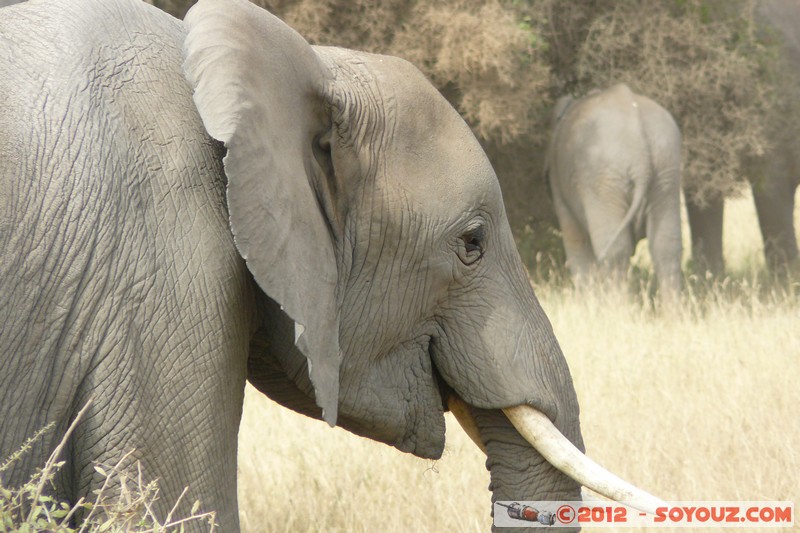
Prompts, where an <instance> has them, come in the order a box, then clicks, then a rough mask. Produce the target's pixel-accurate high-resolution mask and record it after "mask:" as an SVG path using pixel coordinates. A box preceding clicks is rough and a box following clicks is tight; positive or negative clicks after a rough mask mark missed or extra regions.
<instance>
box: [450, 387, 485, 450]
mask: <svg viewBox="0 0 800 533" xmlns="http://www.w3.org/2000/svg"><path fill="white" fill-rule="evenodd" d="M447 407H448V409H450V412H451V413H453V416H454V417H456V420H458V423H459V424H461V427H462V429H463V430H464V433H466V434H467V435H468V436H469V438H471V439H472V442H474V443H475V445H476V446H478V448H480V449H481V451H482V452H483V453H486V446H484V445H483V441H482V440H481V433H480V431H478V424H476V423H475V419H474V418H472V414H471V413H470V412H469V405H467V403H466V402H465V401H464V400H462V399H461V397H460V396H458V395H457V394H451V395H450V396H449V397H448V398H447Z"/></svg>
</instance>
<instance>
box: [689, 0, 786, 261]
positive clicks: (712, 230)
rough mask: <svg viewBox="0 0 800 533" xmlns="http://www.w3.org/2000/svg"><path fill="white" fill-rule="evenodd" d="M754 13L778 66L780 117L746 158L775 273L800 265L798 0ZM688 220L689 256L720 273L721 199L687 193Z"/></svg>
mask: <svg viewBox="0 0 800 533" xmlns="http://www.w3.org/2000/svg"><path fill="white" fill-rule="evenodd" d="M756 13H757V15H758V17H759V20H760V21H761V22H762V23H764V24H765V25H766V27H767V28H768V31H770V32H772V33H773V35H772V36H771V38H777V39H779V40H780V43H781V47H780V57H779V61H780V62H779V67H778V72H779V74H780V75H781V76H784V78H783V79H780V80H779V82H778V87H779V95H778V96H779V101H778V106H779V109H787V111H786V112H779V113H778V117H779V120H780V119H782V118H784V117H789V120H788V121H785V122H784V123H781V124H777V123H774V124H770V125H769V126H768V130H767V131H768V135H769V140H770V143H771V146H770V147H769V148H768V151H767V153H766V154H765V155H764V156H763V157H761V158H759V159H757V160H751V161H747V162H746V168H747V173H748V175H750V177H751V179H752V183H751V186H752V190H753V200H754V202H755V206H756V214H757V215H758V223H759V226H760V228H761V237H762V239H763V242H764V258H765V260H766V264H767V267H768V268H769V269H770V270H771V271H772V272H774V273H776V274H784V273H786V271H787V270H789V269H795V270H796V269H798V268H800V259H798V247H797V235H796V234H795V229H794V207H795V195H796V191H797V187H798V186H800V130H798V124H797V122H796V119H795V117H796V113H797V111H796V110H797V109H798V108H800V4H798V3H797V2H787V1H786V0H760V1H759V2H758V7H757V10H756ZM687 210H688V214H689V226H690V228H691V232H692V259H693V262H694V263H695V265H697V267H698V268H700V269H705V270H709V271H710V272H711V273H713V274H715V275H721V274H722V273H723V272H724V269H725V262H724V257H723V253H722V219H723V212H724V203H723V200H722V199H719V198H717V199H714V200H712V201H711V202H710V203H708V204H707V205H703V206H699V205H696V204H694V203H693V202H692V201H691V198H690V195H688V194H687Z"/></svg>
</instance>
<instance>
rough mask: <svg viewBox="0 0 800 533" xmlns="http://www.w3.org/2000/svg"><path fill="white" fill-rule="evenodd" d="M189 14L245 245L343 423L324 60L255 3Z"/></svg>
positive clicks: (189, 45) (188, 67)
mask: <svg viewBox="0 0 800 533" xmlns="http://www.w3.org/2000/svg"><path fill="white" fill-rule="evenodd" d="M185 23H186V25H187V28H188V36H187V39H186V44H185V53H186V61H185V63H184V69H185V71H186V75H187V78H188V80H189V82H190V83H191V84H192V86H193V87H194V90H195V92H194V101H195V104H196V106H197V109H198V110H199V112H200V116H201V117H202V119H203V123H204V124H205V127H206V129H207V130H208V132H209V133H210V134H211V136H212V137H214V138H215V139H217V140H219V141H222V142H223V143H224V144H225V146H226V148H227V150H228V151H227V155H226V156H225V158H224V160H223V162H224V167H225V174H226V176H227V179H228V190H227V199H228V210H229V215H230V225H231V230H232V231H233V235H234V240H235V243H236V247H237V249H238V250H239V253H240V254H241V255H242V257H243V258H244V259H245V260H246V262H247V266H248V268H249V270H250V272H251V273H252V274H253V277H254V278H255V280H256V282H257V283H258V284H259V286H260V287H261V288H262V289H263V290H264V292H266V293H267V294H268V295H269V296H270V297H271V298H272V299H273V300H275V301H276V302H277V303H278V304H280V306H281V309H283V310H284V312H286V313H287V314H288V315H289V316H290V317H291V318H292V319H293V320H294V321H295V342H296V344H297V346H298V348H300V350H301V351H302V352H303V354H305V356H306V358H307V359H308V370H309V375H310V377H311V382H312V384H313V386H314V393H315V398H316V402H317V405H319V406H320V407H321V408H322V410H323V418H324V419H325V420H326V421H327V422H328V423H329V424H331V425H334V424H335V422H336V414H337V413H336V412H337V405H338V395H339V364H340V361H341V356H340V353H339V319H338V311H337V305H336V286H337V266H336V258H335V252H334V242H333V237H332V228H331V225H330V222H329V220H328V218H326V215H325V212H324V209H323V208H322V207H321V204H322V205H328V204H326V202H325V198H320V197H318V194H324V191H323V192H320V191H321V188H322V189H323V190H324V184H322V185H320V184H319V183H317V182H316V181H315V176H316V175H317V174H319V173H318V172H317V171H316V170H315V168H317V167H315V165H317V162H316V160H315V155H314V149H313V145H314V144H315V143H317V139H318V138H319V137H320V136H321V135H323V134H324V133H325V132H326V131H329V130H330V115H329V113H328V112H326V105H325V101H324V97H323V94H324V92H323V90H324V86H325V83H326V76H327V71H326V68H325V67H324V66H323V65H322V63H321V62H320V60H319V59H318V57H317V55H316V53H315V52H314V51H313V49H312V48H311V46H310V45H309V44H308V43H307V42H306V41H305V40H304V39H303V38H302V37H301V36H300V35H299V34H297V33H296V32H295V31H294V30H292V29H291V28H289V27H288V26H287V25H286V24H284V23H283V22H281V21H280V20H279V19H278V18H276V17H274V16H273V15H271V14H269V13H268V12H266V11H265V10H263V9H261V8H259V7H256V6H254V5H253V4H251V3H250V2H248V1H246V0H235V1H234V0H201V1H200V2H199V3H198V4H197V5H196V6H194V7H193V8H192V9H191V10H190V11H189V13H188V14H187V16H186V19H185ZM322 174H324V173H322ZM328 200H330V199H328Z"/></svg>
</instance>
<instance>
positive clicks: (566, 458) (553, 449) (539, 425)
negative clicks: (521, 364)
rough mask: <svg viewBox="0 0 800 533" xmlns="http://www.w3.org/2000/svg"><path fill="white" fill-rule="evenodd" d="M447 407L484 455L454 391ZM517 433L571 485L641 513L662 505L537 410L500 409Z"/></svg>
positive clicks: (475, 428)
mask: <svg viewBox="0 0 800 533" xmlns="http://www.w3.org/2000/svg"><path fill="white" fill-rule="evenodd" d="M446 403H447V407H448V408H449V410H450V412H451V413H453V416H455V418H456V420H458V423H459V424H460V425H461V427H462V428H463V429H464V431H465V432H466V434H467V435H468V436H469V437H470V438H471V439H472V441H473V442H475V444H476V445H477V446H478V448H480V449H481V451H483V452H484V453H486V446H485V445H484V443H483V440H482V439H481V435H480V430H479V429H478V424H477V423H476V422H475V419H474V418H473V416H472V414H471V412H470V407H469V405H468V404H467V403H466V402H464V400H462V399H461V397H459V396H458V394H456V393H455V392H454V391H452V390H449V391H448V395H447V398H446ZM502 411H503V413H504V414H505V416H506V417H507V418H508V419H509V421H510V422H511V423H512V424H513V425H514V427H515V428H516V429H517V431H518V432H519V434H520V435H521V436H522V437H524V438H525V440H526V441H527V442H528V443H529V444H530V445H531V446H532V447H533V448H534V449H535V450H536V451H537V452H538V453H539V454H540V455H541V456H542V457H543V458H544V459H545V460H546V461H547V462H548V463H550V464H551V465H553V467H555V468H556V469H558V470H559V471H560V472H562V473H563V474H564V475H566V476H568V477H569V478H571V479H572V480H574V481H575V482H577V483H579V484H580V485H583V486H585V487H587V488H589V489H592V490H593V491H595V492H597V493H598V494H600V495H602V496H604V497H606V498H608V499H610V500H613V501H616V502H620V503H624V504H625V505H628V506H630V507H633V508H635V509H638V510H640V511H642V512H646V513H651V514H655V512H656V508H658V507H661V506H663V505H665V503H664V502H663V501H662V500H660V499H659V498H656V497H655V496H653V495H651V494H649V493H648V492H646V491H644V490H642V489H640V488H638V487H635V486H634V485H632V484H630V483H628V482H627V481H625V480H623V479H621V478H619V477H617V476H616V475H615V474H612V473H611V472H609V471H608V470H606V469H605V468H603V467H602V466H600V465H598V464H597V463H595V462H594V461H592V460H591V459H590V458H589V457H587V456H586V455H585V454H584V453H583V452H581V451H580V450H579V449H578V448H577V447H575V445H574V444H572V443H571V442H570V441H569V439H567V438H566V437H565V436H564V435H563V434H562V433H561V432H560V431H559V430H558V428H556V426H555V425H554V424H553V422H551V421H550V419H549V418H548V417H547V416H546V415H545V414H544V413H542V412H541V411H539V410H537V409H535V408H533V407H531V406H529V405H518V406H516V407H509V408H506V409H502Z"/></svg>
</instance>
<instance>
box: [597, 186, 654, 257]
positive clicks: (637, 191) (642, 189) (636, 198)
mask: <svg viewBox="0 0 800 533" xmlns="http://www.w3.org/2000/svg"><path fill="white" fill-rule="evenodd" d="M649 186H650V180H642V179H639V180H634V188H633V200H632V201H631V206H630V207H629V208H628V212H627V213H625V218H623V219H622V222H621V223H620V225H619V227H618V228H617V231H615V232H614V236H613V237H611V239H610V240H609V241H608V243H607V244H606V247H605V248H604V249H603V252H602V253H601V254H600V255H599V256H598V257H597V261H598V262H603V261H604V260H605V258H606V256H607V255H608V251H609V250H610V249H611V247H612V246H613V245H614V243H615V242H617V239H618V238H619V236H620V234H621V233H622V232H623V231H625V228H627V227H628V226H630V224H631V222H633V218H634V217H635V216H636V214H637V213H638V212H639V210H640V209H641V207H642V205H643V203H644V199H645V193H646V192H647V188H648V187H649Z"/></svg>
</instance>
